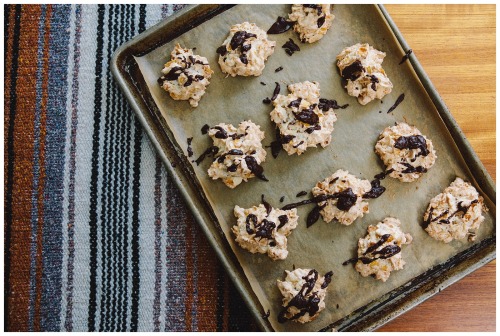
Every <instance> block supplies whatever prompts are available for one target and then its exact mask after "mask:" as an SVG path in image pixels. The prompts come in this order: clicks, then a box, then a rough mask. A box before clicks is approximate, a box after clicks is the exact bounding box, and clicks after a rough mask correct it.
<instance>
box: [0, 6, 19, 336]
mask: <svg viewBox="0 0 500 336" xmlns="http://www.w3.org/2000/svg"><path fill="white" fill-rule="evenodd" d="M8 8H9V9H8V10H9V13H10V6H8ZM5 15H7V16H6V17H4V19H5V21H6V22H5V31H4V32H8V24H10V22H8V19H9V16H8V13H7V11H6V12H5ZM20 35H21V5H16V11H15V21H14V35H13V36H12V42H13V43H12V70H11V73H10V79H11V82H10V101H9V110H8V111H9V128H8V131H7V148H6V149H4V150H5V152H6V153H7V158H5V159H4V160H5V161H4V169H5V162H7V167H6V169H5V170H6V174H7V185H6V186H5V189H4V190H5V196H4V197H5V204H4V206H5V207H4V215H5V217H4V220H5V229H4V230H5V231H4V234H5V236H4V244H5V245H4V251H5V252H4V261H3V262H4V301H3V302H4V303H3V305H4V311H3V313H4V323H5V325H4V330H5V331H9V318H8V317H9V315H8V314H9V303H8V302H9V296H10V290H11V287H10V245H11V239H12V235H11V231H12V188H13V185H14V160H15V157H14V154H15V153H14V126H15V120H16V104H17V94H16V86H17V69H18V67H19V64H18V59H19V37H20ZM5 38H7V36H6V37H5ZM4 41H5V43H4V48H5V50H6V49H7V40H4ZM5 60H6V59H5V58H4V61H5ZM6 71H7V68H4V78H6ZM4 89H7V88H4Z"/></svg>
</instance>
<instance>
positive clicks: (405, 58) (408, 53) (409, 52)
mask: <svg viewBox="0 0 500 336" xmlns="http://www.w3.org/2000/svg"><path fill="white" fill-rule="evenodd" d="M412 52H413V50H411V49H408V51H407V52H406V53H405V54H404V56H403V58H401V62H399V65H401V64H403V63H404V62H405V61H406V60H407V59H408V58H409V57H410V54H411V53H412Z"/></svg>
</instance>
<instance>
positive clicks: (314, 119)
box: [294, 105, 319, 125]
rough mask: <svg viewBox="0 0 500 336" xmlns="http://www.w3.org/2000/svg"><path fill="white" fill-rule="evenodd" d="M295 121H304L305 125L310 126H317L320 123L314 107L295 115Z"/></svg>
mask: <svg viewBox="0 0 500 336" xmlns="http://www.w3.org/2000/svg"><path fill="white" fill-rule="evenodd" d="M294 116H295V119H297V120H299V121H302V122H303V123H306V124H309V125H315V124H317V123H318V122H319V117H318V115H317V114H316V113H314V110H313V108H312V105H311V106H309V108H308V109H305V110H302V111H300V112H299V113H294Z"/></svg>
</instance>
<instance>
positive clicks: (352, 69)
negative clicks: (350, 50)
mask: <svg viewBox="0 0 500 336" xmlns="http://www.w3.org/2000/svg"><path fill="white" fill-rule="evenodd" d="M364 71H365V68H364V67H363V66H362V65H361V61H354V62H352V64H350V65H349V66H347V67H345V68H344V70H342V78H344V79H346V80H348V79H349V80H352V81H355V80H356V79H358V78H359V77H360V76H361V74H362V73H363V72H364Z"/></svg>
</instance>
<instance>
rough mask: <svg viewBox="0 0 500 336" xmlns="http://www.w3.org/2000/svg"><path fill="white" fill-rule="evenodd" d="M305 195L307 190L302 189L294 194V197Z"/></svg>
mask: <svg viewBox="0 0 500 336" xmlns="http://www.w3.org/2000/svg"><path fill="white" fill-rule="evenodd" d="M305 195H307V191H305V190H303V191H301V192H299V193H298V194H297V195H295V197H302V196H305Z"/></svg>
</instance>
